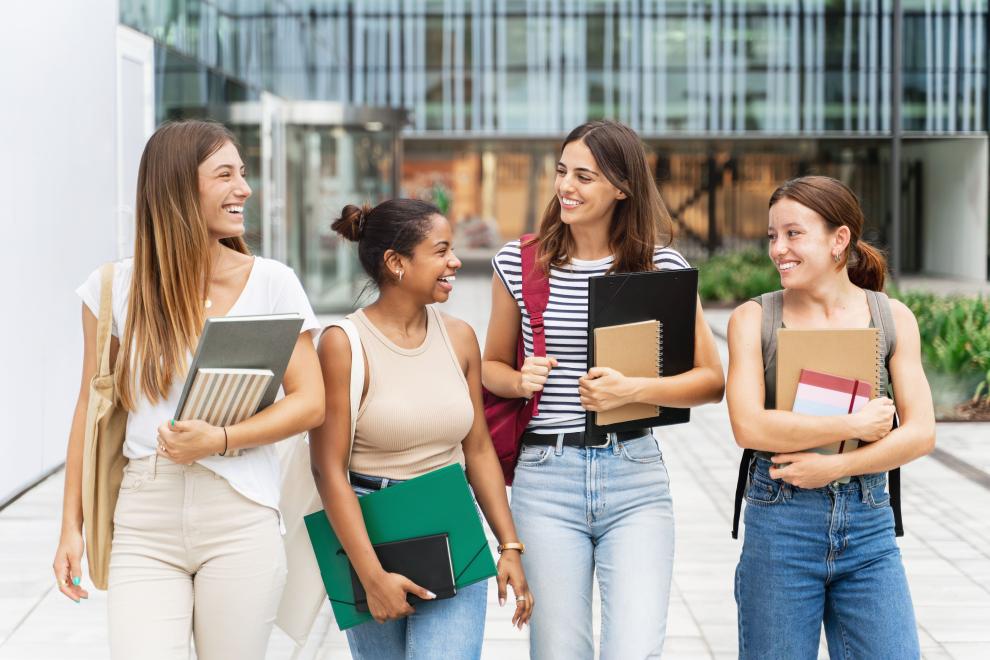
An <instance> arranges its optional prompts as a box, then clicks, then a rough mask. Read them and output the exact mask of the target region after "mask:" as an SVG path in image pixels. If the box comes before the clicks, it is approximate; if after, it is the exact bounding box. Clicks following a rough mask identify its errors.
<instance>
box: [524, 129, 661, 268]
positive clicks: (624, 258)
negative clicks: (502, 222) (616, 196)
mask: <svg viewBox="0 0 990 660" xmlns="http://www.w3.org/2000/svg"><path fill="white" fill-rule="evenodd" d="M578 140H580V141H582V142H584V144H585V145H586V146H587V147H588V149H589V150H590V151H591V154H592V156H594V158H595V163H597V165H598V167H599V168H601V170H602V174H604V175H605V178H606V179H608V180H609V182H611V184H612V185H613V186H615V187H616V188H618V189H619V190H621V191H622V192H623V193H625V195H626V198H625V199H620V200H617V201H616V203H615V208H614V210H613V212H612V221H611V223H610V224H609V229H608V242H609V247H610V248H611V249H612V253H613V254H614V255H615V262H614V263H613V264H612V267H611V268H610V269H609V272H617V273H635V272H641V271H648V270H653V269H654V266H653V251H654V250H655V249H656V247H657V246H664V247H665V246H667V245H670V242H671V241H672V240H673V236H674V224H673V222H671V219H670V213H668V212H667V207H666V206H665V205H664V203H663V200H662V199H661V198H660V191H659V190H657V185H656V183H655V182H654V180H653V176H652V175H651V174H650V168H649V166H648V165H647V163H646V152H645V151H644V150H643V143H642V142H641V141H640V139H639V136H638V135H636V132H635V131H633V130H632V129H631V128H629V127H628V126H626V125H624V124H620V123H619V122H615V121H590V122H587V123H584V124H581V125H580V126H578V127H577V128H575V129H574V130H573V131H571V132H570V134H569V135H568V136H567V137H566V138H564V142H563V143H562V144H561V145H560V152H561V154H563V152H564V147H566V146H567V145H568V144H570V143H571V142H576V141H578ZM538 240H539V243H540V247H539V251H538V252H539V263H540V265H541V266H542V267H543V269H544V270H545V271H547V272H549V270H550V266H551V265H553V266H563V265H564V264H566V263H567V262H568V261H569V260H570V257H571V255H573V253H574V249H575V245H574V236H573V235H572V234H571V230H570V227H568V226H567V225H566V224H564V223H563V222H562V221H561V219H560V200H559V199H557V195H556V194H554V196H553V199H551V200H550V203H549V204H548V205H547V208H546V210H545V211H544V212H543V220H542V222H540V232H539V238H538Z"/></svg>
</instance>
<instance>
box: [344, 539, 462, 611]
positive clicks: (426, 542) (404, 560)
mask: <svg viewBox="0 0 990 660" xmlns="http://www.w3.org/2000/svg"><path fill="white" fill-rule="evenodd" d="M372 547H374V549H375V554H376V555H378V561H380V562H381V564H382V568H384V569H385V571H386V572H388V573H398V574H399V575H403V576H405V577H407V578H409V579H410V580H412V581H413V582H415V583H416V584H418V585H419V586H421V587H423V588H424V589H429V590H430V591H432V592H433V593H434V594H436V596H437V600H440V599H442V598H453V597H454V595H455V594H456V593H457V589H456V587H455V586H454V569H453V565H452V564H451V562H450V542H449V539H448V537H447V535H446V534H434V535H432V536H419V537H416V538H412V539H403V540H401V541H392V542H390V543H378V544H376V545H374V546H372ZM350 568H351V584H352V585H353V587H354V607H355V609H357V611H358V612H367V611H368V597H367V595H366V594H365V591H364V585H362V584H361V580H359V579H358V576H357V573H355V572H354V566H353V565H352V566H351V567H350ZM406 600H407V601H408V602H409V604H410V605H415V604H416V603H419V602H422V600H421V599H420V598H419V597H418V596H414V595H413V594H407V596H406Z"/></svg>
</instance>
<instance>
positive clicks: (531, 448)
mask: <svg viewBox="0 0 990 660" xmlns="http://www.w3.org/2000/svg"><path fill="white" fill-rule="evenodd" d="M553 451H554V449H553V447H550V446H543V445H523V447H522V450H521V451H520V452H519V460H518V461H516V466H517V467H533V466H536V465H541V464H543V463H545V462H546V461H547V459H548V458H550V455H551V454H552V453H553Z"/></svg>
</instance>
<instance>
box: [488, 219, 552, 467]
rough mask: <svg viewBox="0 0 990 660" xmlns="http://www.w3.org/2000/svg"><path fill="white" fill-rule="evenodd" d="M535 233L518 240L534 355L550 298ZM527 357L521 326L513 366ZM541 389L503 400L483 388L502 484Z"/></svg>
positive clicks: (539, 351) (542, 350) (542, 352)
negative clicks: (524, 397) (525, 396)
mask: <svg viewBox="0 0 990 660" xmlns="http://www.w3.org/2000/svg"><path fill="white" fill-rule="evenodd" d="M535 239H536V235H535V234H525V235H523V236H522V237H521V238H520V239H519V252H520V254H521V256H522V296H523V304H524V305H525V306H526V311H527V312H528V313H529V320H530V327H531V328H532V329H533V355H535V356H537V357H546V354H547V340H546V335H545V334H544V332H543V312H545V311H546V309H547V302H548V301H549V300H550V280H548V279H547V276H546V274H544V272H543V269H542V268H540V267H539V265H538V264H537V263H536V249H537V242H536V240H535ZM525 360H526V353H525V349H524V348H523V333H522V328H521V327H520V330H519V342H518V344H517V345H516V365H515V366H516V368H517V369H518V368H520V367H521V366H522V364H523V362H525ZM540 394H541V392H536V393H534V394H533V397H532V398H530V399H504V398H502V397H500V396H497V395H495V394H492V393H491V392H489V391H488V390H484V405H485V421H487V422H488V431H489V433H490V434H491V436H492V444H494V445H495V453H497V454H498V462H499V463H500V464H501V465H502V474H503V475H504V477H505V485H507V486H511V485H512V477H513V475H514V474H515V471H516V460H518V458H519V448H520V444H521V443H520V441H521V440H522V435H523V433H524V432H525V431H526V426H527V425H528V424H529V420H531V419H532V418H533V415H535V414H537V412H538V410H539V409H538V406H539V404H540Z"/></svg>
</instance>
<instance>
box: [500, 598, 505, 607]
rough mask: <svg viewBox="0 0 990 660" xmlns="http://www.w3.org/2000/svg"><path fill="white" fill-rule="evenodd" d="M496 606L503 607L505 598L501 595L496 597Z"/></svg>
mask: <svg viewBox="0 0 990 660" xmlns="http://www.w3.org/2000/svg"><path fill="white" fill-rule="evenodd" d="M498 606H499V607H505V599H504V598H502V597H501V596H499V599H498Z"/></svg>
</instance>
